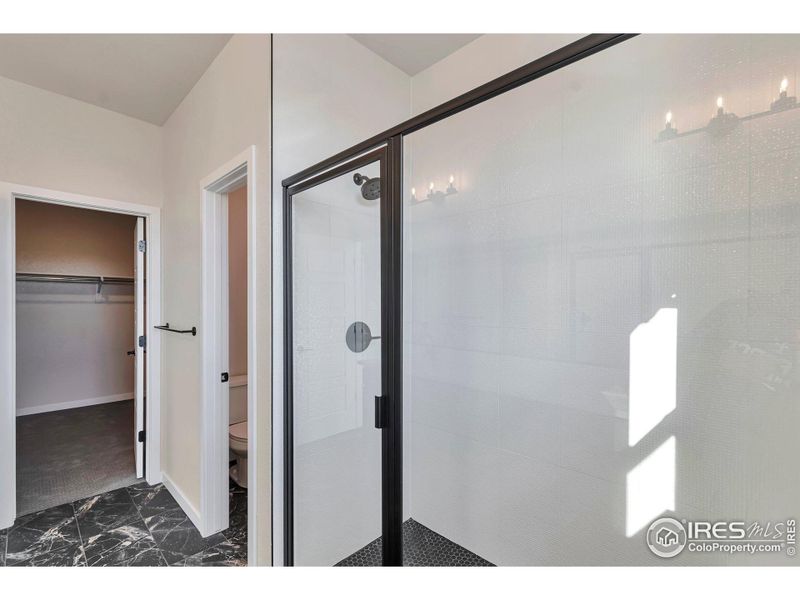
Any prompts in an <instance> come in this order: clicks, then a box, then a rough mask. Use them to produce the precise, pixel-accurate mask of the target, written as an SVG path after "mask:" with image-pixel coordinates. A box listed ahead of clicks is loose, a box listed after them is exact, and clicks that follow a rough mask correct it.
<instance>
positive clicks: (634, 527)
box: [625, 436, 675, 537]
mask: <svg viewBox="0 0 800 600" xmlns="http://www.w3.org/2000/svg"><path fill="white" fill-rule="evenodd" d="M626 488H627V489H626V507H627V511H626V515H625V535H627V536H628V537H631V536H632V535H635V534H636V533H637V532H639V531H640V530H641V529H642V528H643V527H645V526H646V525H649V524H650V522H651V521H653V519H655V518H656V517H657V516H659V515H660V514H662V513H663V512H664V511H666V510H672V511H674V510H675V436H672V437H670V438H669V439H668V440H667V441H666V442H664V443H663V444H661V446H659V447H658V448H657V449H656V450H655V451H654V452H653V453H652V454H651V455H650V456H648V457H647V458H645V459H644V460H643V461H642V462H640V463H639V464H638V465H636V466H635V467H634V468H633V469H631V470H630V471H629V472H628V476H627V481H626Z"/></svg>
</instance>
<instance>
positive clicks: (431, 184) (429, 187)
mask: <svg viewBox="0 0 800 600" xmlns="http://www.w3.org/2000/svg"><path fill="white" fill-rule="evenodd" d="M428 189H429V190H430V191H433V182H432V181H431V183H430V185H428Z"/></svg>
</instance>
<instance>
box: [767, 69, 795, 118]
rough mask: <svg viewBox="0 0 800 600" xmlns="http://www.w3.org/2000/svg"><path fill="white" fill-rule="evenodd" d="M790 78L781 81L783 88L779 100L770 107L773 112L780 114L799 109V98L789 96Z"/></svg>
mask: <svg viewBox="0 0 800 600" xmlns="http://www.w3.org/2000/svg"><path fill="white" fill-rule="evenodd" d="M788 92H789V78H788V77H784V78H783V79H781V87H780V89H779V92H778V93H779V96H778V99H777V100H775V102H773V103H772V104H771V105H770V109H771V110H772V111H773V112H780V111H782V110H790V109H792V108H797V98H795V97H794V96H789V94H788Z"/></svg>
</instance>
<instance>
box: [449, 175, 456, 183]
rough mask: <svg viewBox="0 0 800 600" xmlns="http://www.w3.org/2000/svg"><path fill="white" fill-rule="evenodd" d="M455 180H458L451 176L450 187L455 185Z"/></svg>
mask: <svg viewBox="0 0 800 600" xmlns="http://www.w3.org/2000/svg"><path fill="white" fill-rule="evenodd" d="M455 180H456V178H455V177H453V176H452V175H450V185H453V182H454V181H455Z"/></svg>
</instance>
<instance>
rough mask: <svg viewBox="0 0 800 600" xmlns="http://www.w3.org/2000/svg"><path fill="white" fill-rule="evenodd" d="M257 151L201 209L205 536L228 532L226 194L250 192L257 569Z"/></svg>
mask: <svg viewBox="0 0 800 600" xmlns="http://www.w3.org/2000/svg"><path fill="white" fill-rule="evenodd" d="M255 153H256V148H255V146H250V147H248V148H247V149H246V150H244V151H243V152H241V153H239V154H238V155H237V156H235V157H234V158H232V159H231V160H229V161H228V162H226V163H225V164H223V165H221V166H220V167H218V168H217V169H215V170H214V171H213V172H212V173H211V174H210V175H208V176H207V177H204V178H203V180H202V181H201V182H200V192H201V197H202V210H203V215H202V219H203V242H202V276H201V279H202V290H203V291H202V298H203V316H202V328H201V331H202V332H203V334H202V358H201V361H202V362H201V366H202V369H201V397H202V403H201V406H202V408H201V421H202V423H201V436H202V437H201V439H202V441H203V443H202V444H201V456H200V523H199V524H198V529H199V530H200V533H201V534H202V535H203V536H209V535H211V534H213V533H217V532H219V531H223V530H224V529H227V528H228V521H229V511H228V500H229V497H228V488H229V486H228V477H229V473H228V464H229V460H228V458H229V455H230V454H229V452H230V442H229V437H228V427H229V415H230V412H229V411H230V406H229V404H228V400H229V394H228V388H227V385H224V386H223V384H222V382H221V381H220V373H222V372H225V371H228V331H229V325H228V293H229V292H228V211H227V207H228V196H227V194H228V192H229V191H231V190H233V189H235V188H237V187H239V186H240V185H241V183H242V181H245V180H246V182H247V183H246V185H247V480H248V484H247V487H248V494H247V562H248V565H256V564H258V562H257V556H256V553H257V548H258V544H257V543H256V542H257V540H256V531H257V522H258V515H257V514H256V500H257V496H258V491H257V490H259V487H258V486H259V485H260V482H259V480H258V468H257V465H258V463H257V456H258V447H257V437H256V418H257V413H256V410H257V407H256V401H255V400H256V398H257V395H256V392H257V389H258V379H257V373H256V364H257V362H256V361H257V356H256V348H257V346H256V341H257V338H256V279H255V273H256V262H255V257H256V248H257V238H256V235H257V228H256V225H257V222H256V170H255V169H256V163H255V160H256V158H255V156H256V154H255Z"/></svg>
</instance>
